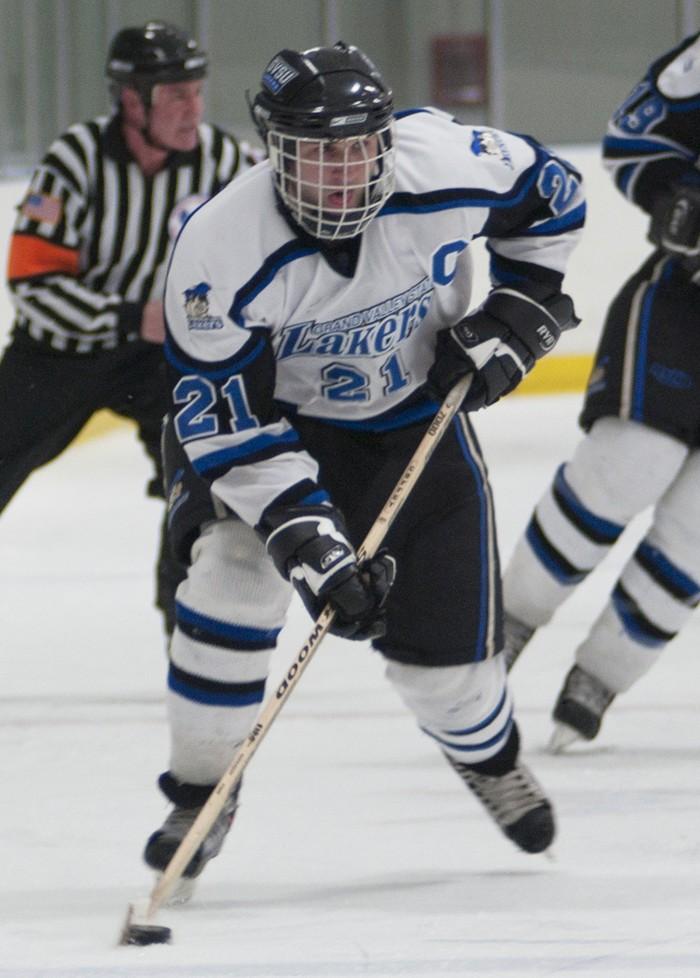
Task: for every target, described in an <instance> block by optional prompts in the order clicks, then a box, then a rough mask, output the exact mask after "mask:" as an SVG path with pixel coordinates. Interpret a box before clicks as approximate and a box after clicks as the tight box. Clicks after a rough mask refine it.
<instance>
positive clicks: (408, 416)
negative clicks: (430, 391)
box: [278, 401, 439, 432]
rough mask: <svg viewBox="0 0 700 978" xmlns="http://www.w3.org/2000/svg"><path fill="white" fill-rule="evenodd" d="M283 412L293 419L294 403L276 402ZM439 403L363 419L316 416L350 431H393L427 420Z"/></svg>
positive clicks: (415, 406)
mask: <svg viewBox="0 0 700 978" xmlns="http://www.w3.org/2000/svg"><path fill="white" fill-rule="evenodd" d="M278 403H279V405H280V407H281V409H282V411H283V413H284V414H285V415H286V416H287V417H291V418H292V419H293V417H294V415H295V414H298V413H299V412H298V408H297V406H296V405H295V404H290V403H288V402H287V401H279V402H278ZM438 407H439V405H438V404H437V402H435V401H426V402H423V403H421V404H414V405H412V406H411V407H401V406H400V405H399V407H397V408H392V410H391V411H385V412H384V413H383V414H380V415H378V416H377V417H376V418H367V419H366V420H364V421H341V420H340V419H339V418H318V419H316V420H319V421H323V423H324V424H327V425H330V426H331V427H333V428H344V429H349V430H350V431H375V432H382V431H395V430H396V429H397V428H407V427H408V426H409V425H412V424H417V423H418V422H420V421H428V420H430V419H432V418H434V417H435V415H436V414H437V412H438Z"/></svg>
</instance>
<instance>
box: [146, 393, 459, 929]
mask: <svg viewBox="0 0 700 978" xmlns="http://www.w3.org/2000/svg"><path fill="white" fill-rule="evenodd" d="M470 383H471V376H467V377H463V378H462V380H460V381H459V382H458V383H457V384H455V386H454V387H453V388H452V390H451V391H450V393H449V394H448V395H447V397H446V398H445V400H444V401H443V403H442V405H441V407H440V410H439V411H438V413H437V414H436V415H435V417H434V419H433V421H432V422H431V424H430V426H429V427H428V430H427V431H426V433H425V434H424V435H423V437H422V439H421V441H420V444H419V445H418V447H417V448H416V450H415V452H414V453H413V456H412V457H411V460H410V461H409V463H408V465H407V466H406V468H405V469H404V471H403V474H402V475H401V477H400V479H399V481H398V482H397V483H396V486H395V487H394V490H393V492H392V493H391V495H390V496H389V498H388V499H387V501H386V503H385V504H384V506H383V507H382V510H381V512H380V513H379V516H378V517H377V518H376V520H375V521H374V523H373V524H372V527H371V528H370V530H369V531H368V533H367V536H366V537H365V539H364V541H363V543H362V546H361V547H360V549H359V551H358V558H359V559H361V560H363V559H367V558H368V557H373V556H374V555H375V553H376V552H377V550H378V549H379V547H380V546H381V544H382V541H383V540H384V538H385V536H386V534H387V533H388V532H389V528H390V527H391V525H392V523H393V522H394V520H395V519H396V517H397V516H398V514H399V512H400V510H401V507H402V506H403V504H404V503H405V502H406V500H407V499H408V497H409V495H410V492H411V490H412V489H413V486H414V485H415V483H416V481H417V480H418V477H419V476H420V474H421V473H422V471H423V469H424V468H425V466H426V465H427V463H428V460H429V459H430V456H431V455H432V454H433V452H434V450H435V449H436V448H437V446H438V444H439V442H440V439H441V438H442V436H443V435H444V434H445V432H446V431H447V428H448V427H449V425H450V423H451V421H452V419H453V418H454V416H455V414H456V413H457V411H458V410H459V406H460V404H461V403H462V401H463V400H464V397H465V395H466V393H467V391H468V390H469V386H470ZM334 617H335V612H334V611H333V610H332V609H331V607H330V605H326V607H325V608H324V609H323V611H322V612H321V614H320V615H319V617H318V618H317V619H316V621H315V623H314V626H313V629H312V631H311V633H310V634H309V637H308V638H307V640H306V642H305V643H304V645H303V646H302V648H301V649H300V650H299V653H298V655H297V657H296V659H295V660H294V662H293V663H292V664H291V666H290V667H289V669H288V670H287V674H286V676H285V677H284V679H283V680H282V682H281V683H280V685H279V686H278V687H277V690H276V692H275V694H274V696H272V697H270V699H269V700H268V701H267V703H266V705H265V706H264V707H263V709H262V711H261V713H260V715H259V716H258V719H257V721H256V723H255V726H254V727H253V730H252V731H251V733H250V734H249V735H248V737H247V738H246V740H245V741H244V742H243V744H242V745H241V747H240V748H239V750H238V753H237V754H236V756H235V757H234V759H233V760H232V761H231V763H230V765H229V766H228V768H227V769H226V771H225V772H224V774H223V776H222V777H221V780H220V781H219V783H218V784H217V785H216V787H215V788H214V789H213V791H212V793H211V794H210V795H209V798H208V800H207V802H206V803H205V805H204V806H203V808H202V810H201V812H200V813H199V815H198V816H197V818H196V819H195V821H194V822H193V823H192V826H191V827H190V830H189V832H188V833H187V835H186V836H185V837H184V838H183V840H182V842H181V843H180V845H179V847H178V848H177V850H176V851H175V853H174V854H173V857H172V859H171V860H170V862H169V863H168V865H167V866H166V868H165V870H164V872H163V875H162V876H161V877H160V879H159V880H158V882H157V883H156V885H155V887H154V888H153V891H152V893H151V896H150V902H149V906H148V912H147V918H148V919H151V918H152V917H154V916H155V914H156V912H157V911H158V909H159V908H160V907H161V906H162V905H163V903H165V901H166V900H167V899H168V897H169V896H170V894H171V893H172V891H173V889H174V888H175V886H176V884H177V882H178V880H179V879H180V877H181V876H182V874H183V872H184V871H185V869H186V868H187V864H188V863H189V861H190V860H191V858H192V856H193V855H194V854H195V852H196V851H197V849H198V848H199V846H200V845H201V843H202V842H203V841H204V839H205V838H206V837H207V835H208V833H209V830H210V829H211V827H212V825H213V824H214V822H215V821H216V819H217V818H218V816H219V814H220V813H221V811H222V810H223V807H224V805H225V804H226V801H227V799H228V797H229V795H230V794H231V792H232V791H233V789H234V788H235V786H236V784H237V783H238V781H239V780H240V779H241V777H242V775H243V772H244V770H245V769H246V767H247V766H248V764H249V763H250V761H251V759H252V757H253V755H254V754H255V752H256V751H257V749H258V747H259V746H260V744H261V743H262V741H263V739H264V737H265V736H266V734H267V732H268V730H269V729H270V727H271V726H272V723H273V722H274V720H275V718H276V717H277V714H278V713H279V712H280V710H281V709H282V707H283V706H284V704H285V702H286V701H287V699H288V697H289V695H290V694H291V692H292V690H293V689H294V687H295V686H296V685H297V683H298V682H299V680H300V679H301V676H302V674H303V672H304V670H305V669H306V667H307V666H308V664H309V662H310V661H311V659H312V658H313V656H314V655H315V653H316V651H317V649H318V647H319V645H320V644H321V641H322V640H323V638H324V636H325V635H326V634H327V632H328V630H329V628H330V627H331V625H332V623H333V619H334Z"/></svg>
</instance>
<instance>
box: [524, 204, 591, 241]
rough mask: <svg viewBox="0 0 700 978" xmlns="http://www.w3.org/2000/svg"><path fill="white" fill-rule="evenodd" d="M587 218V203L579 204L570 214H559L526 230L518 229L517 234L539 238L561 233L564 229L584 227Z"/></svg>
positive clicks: (571, 229) (570, 229)
mask: <svg viewBox="0 0 700 978" xmlns="http://www.w3.org/2000/svg"><path fill="white" fill-rule="evenodd" d="M585 219H586V205H585V204H579V206H578V207H576V208H574V210H572V211H569V213H568V214H559V215H558V216H557V217H553V218H552V219H551V220H549V221H543V222H542V223H541V224H537V225H535V226H534V227H530V228H527V229H526V230H524V231H517V232H516V235H517V237H518V238H538V237H544V236H545V235H548V234H561V232H562V231H573V230H575V229H576V228H582V227H583V225H584V222H585Z"/></svg>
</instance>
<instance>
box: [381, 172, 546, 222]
mask: <svg viewBox="0 0 700 978" xmlns="http://www.w3.org/2000/svg"><path fill="white" fill-rule="evenodd" d="M538 176H539V169H538V168H537V167H535V166H533V167H530V169H529V170H526V171H525V173H523V174H521V176H520V177H519V179H518V180H516V182H515V184H514V185H513V187H511V189H510V190H509V191H508V192H507V193H504V194H497V193H495V192H493V191H488V190H486V188H485V187H452V188H447V189H445V190H432V191H429V192H428V193H425V194H410V193H406V192H399V193H395V194H392V195H391V197H390V198H389V200H388V201H387V202H386V204H385V205H384V206H383V207H382V209H381V210H380V211H379V214H378V215H377V217H386V216H387V215H390V214H429V213H431V212H435V211H444V210H450V209H451V208H454V207H489V208H496V207H514V206H515V205H516V204H520V203H521V202H522V201H523V200H525V198H526V197H527V195H528V194H529V193H530V191H531V190H532V188H533V186H534V183H535V181H536V179H537V178H538Z"/></svg>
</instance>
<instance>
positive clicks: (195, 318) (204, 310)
mask: <svg viewBox="0 0 700 978" xmlns="http://www.w3.org/2000/svg"><path fill="white" fill-rule="evenodd" d="M210 292H211V285H209V284H208V283H207V282H200V283H199V284H198V285H195V286H193V287H192V288H191V289H185V292H184V296H185V315H186V316H187V328H188V329H223V328H224V322H223V320H222V318H221V316H210V315H209V293H210Z"/></svg>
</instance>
